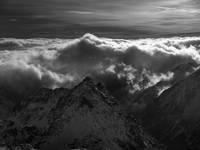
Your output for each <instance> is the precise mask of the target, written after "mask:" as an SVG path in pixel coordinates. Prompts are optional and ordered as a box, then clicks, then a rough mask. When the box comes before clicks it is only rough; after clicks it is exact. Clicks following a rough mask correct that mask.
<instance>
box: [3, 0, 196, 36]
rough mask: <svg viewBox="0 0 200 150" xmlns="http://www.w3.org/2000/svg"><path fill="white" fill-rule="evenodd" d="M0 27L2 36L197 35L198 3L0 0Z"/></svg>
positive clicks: (176, 0)
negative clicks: (86, 33) (91, 30)
mask: <svg viewBox="0 0 200 150" xmlns="http://www.w3.org/2000/svg"><path fill="white" fill-rule="evenodd" d="M0 23H1V25H0V34H1V35H5V34H9V35H12V34H11V33H16V34H19V33H23V34H26V33H27V34H30V33H31V32H38V33H39V32H45V33H50V31H51V30H53V32H62V31H63V30H65V31H66V30H67V29H69V30H72V29H73V30H77V31H79V30H80V29H82V28H84V29H85V28H87V29H88V30H89V28H90V27H92V28H97V29H98V30H100V29H101V30H106V31H107V30H110V29H113V30H114V29H115V31H116V30H120V29H124V30H134V31H135V30H140V31H144V32H157V33H185V32H186V33H188V32H200V1H199V0H0ZM99 28H100V29H99ZM102 28H103V29H102ZM29 32H30V33H29Z"/></svg>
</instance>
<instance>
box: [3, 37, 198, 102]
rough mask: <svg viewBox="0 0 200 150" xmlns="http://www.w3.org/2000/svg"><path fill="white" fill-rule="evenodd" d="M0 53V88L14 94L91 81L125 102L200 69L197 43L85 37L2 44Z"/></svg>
mask: <svg viewBox="0 0 200 150" xmlns="http://www.w3.org/2000/svg"><path fill="white" fill-rule="evenodd" d="M10 42H11V43H16V45H15V44H14V45H13V44H10V45H9V44H8V43H10ZM4 43H5V45H7V46H6V47H4V48H3V46H2V47H1V45H3V44H4ZM17 43H18V44H17ZM9 46H11V47H12V49H11V48H10V49H9V48H8V47H9ZM0 47H1V49H2V50H1V51H0V83H1V86H4V87H5V86H6V87H7V88H8V89H11V90H12V91H15V92H16V93H17V94H24V93H30V92H32V91H33V90H35V89H38V88H40V87H48V88H56V87H72V86H73V85H74V84H76V83H78V82H80V81H81V80H82V78H84V77H85V76H92V77H93V78H95V79H96V80H98V81H101V82H103V83H104V84H105V86H106V87H107V89H108V90H109V92H110V93H112V94H113V95H114V96H116V97H118V98H120V99H125V98H130V97H131V95H133V94H134V93H135V92H137V91H140V90H144V89H146V88H148V87H151V86H153V85H155V84H157V83H159V82H160V81H173V83H174V82H175V81H174V80H175V79H178V77H179V78H180V77H181V78H182V77H183V74H184V75H185V76H186V75H189V74H190V73H192V72H193V71H194V70H195V68H196V67H198V64H199V63H200V54H199V47H200V38H199V37H182V38H179V37H174V38H162V39H161V38H160V39H138V40H124V39H106V38H98V37H96V36H94V35H91V34H86V35H84V36H83V37H81V38H79V39H75V40H71V39H68V40H64V39H28V40H26V39H23V40H22V39H3V40H0ZM21 47H23V49H21ZM11 50H12V51H11ZM187 64H190V65H187ZM191 64H195V65H191ZM182 65H187V67H188V69H186V72H184V69H183V70H181V67H178V66H182ZM180 74H181V76H179V75H180Z"/></svg>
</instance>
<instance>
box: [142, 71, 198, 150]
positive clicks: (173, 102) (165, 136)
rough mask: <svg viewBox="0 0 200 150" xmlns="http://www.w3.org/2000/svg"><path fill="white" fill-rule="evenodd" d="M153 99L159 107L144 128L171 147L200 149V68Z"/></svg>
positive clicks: (172, 149)
mask: <svg viewBox="0 0 200 150" xmlns="http://www.w3.org/2000/svg"><path fill="white" fill-rule="evenodd" d="M154 101H156V106H154V110H153V111H152V112H151V116H150V115H149V116H148V121H149V124H148V125H145V124H144V126H145V128H146V129H147V130H148V131H149V132H150V133H151V134H152V135H154V136H155V137H157V138H158V139H160V140H161V142H163V143H165V144H166V145H168V149H170V150H175V149H182V150H197V149H200V141H199V139H200V134H199V131H200V69H199V70H197V71H195V72H194V73H192V74H191V75H189V76H188V77H185V78H184V79H182V80H180V81H179V82H177V83H175V84H174V85H173V86H172V87H170V88H168V89H167V90H165V91H164V92H163V93H162V94H161V95H160V96H158V97H157V98H155V99H154ZM154 104H155V103H154ZM146 118H147V117H146Z"/></svg>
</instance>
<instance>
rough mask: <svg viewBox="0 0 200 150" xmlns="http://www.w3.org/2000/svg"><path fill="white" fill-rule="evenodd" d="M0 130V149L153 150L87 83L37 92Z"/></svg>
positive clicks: (124, 116) (138, 128)
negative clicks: (4, 147) (18, 147)
mask: <svg viewBox="0 0 200 150" xmlns="http://www.w3.org/2000/svg"><path fill="white" fill-rule="evenodd" d="M20 108H21V110H17V113H16V115H15V116H13V117H11V118H10V121H5V123H4V125H3V126H2V129H1V145H3V146H7V147H8V148H10V149H12V148H13V147H16V146H20V145H27V144H30V145H32V146H33V147H34V148H37V149H41V150H55V149H57V150H66V149H88V150H107V149H110V150H134V149H135V150H156V149H160V145H158V143H157V141H156V140H155V139H154V138H152V137H151V136H149V135H148V134H146V133H145V132H144V131H143V129H142V127H141V126H140V125H139V124H138V123H137V121H136V120H135V118H134V117H133V116H130V115H128V114H124V113H123V111H121V108H120V106H119V105H118V103H117V101H116V100H115V99H114V98H113V97H111V96H110V95H108V92H106V90H105V89H104V88H103V86H102V85H101V84H96V83H94V81H93V80H92V79H91V78H89V77H87V78H85V79H84V80H83V81H82V82H81V83H80V84H79V85H77V86H76V87H74V88H73V89H70V90H68V89H63V88H61V89H55V90H49V89H40V90H39V91H38V92H36V93H35V94H33V96H31V97H29V99H28V100H26V102H24V103H22V104H21V107H20Z"/></svg>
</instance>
